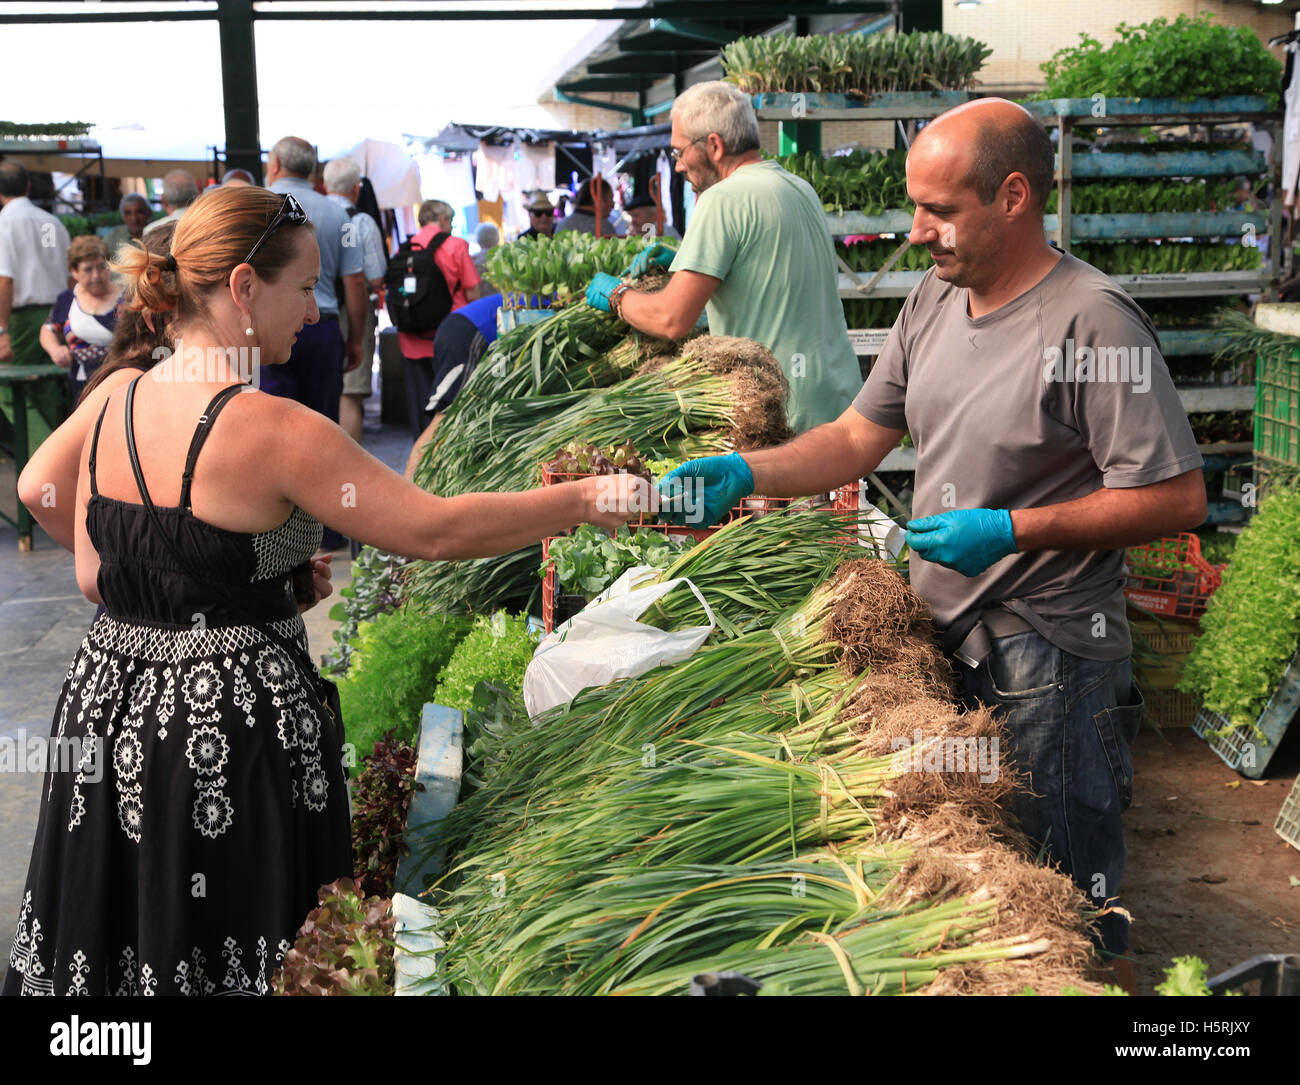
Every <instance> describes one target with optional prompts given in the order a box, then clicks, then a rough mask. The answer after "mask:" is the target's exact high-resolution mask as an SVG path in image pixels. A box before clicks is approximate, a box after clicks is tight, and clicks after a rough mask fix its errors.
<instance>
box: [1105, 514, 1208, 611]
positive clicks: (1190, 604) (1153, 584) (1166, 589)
mask: <svg viewBox="0 0 1300 1085" xmlns="http://www.w3.org/2000/svg"><path fill="white" fill-rule="evenodd" d="M1128 565H1129V569H1130V573H1129V578H1128V584H1127V586H1126V587H1125V588H1124V595H1125V597H1126V598H1127V599H1128V601H1129V602H1130V603H1133V604H1134V605H1136V606H1139V607H1142V609H1144V610H1148V611H1150V612H1151V613H1152V614H1160V615H1164V616H1167V617H1170V618H1186V619H1189V620H1199V619H1200V617H1201V615H1202V614H1204V613H1205V608H1206V606H1207V604H1208V603H1209V601H1210V596H1211V595H1213V594H1214V593H1215V591H1217V590H1218V587H1219V585H1220V584H1222V583H1223V577H1222V575H1221V570H1222V569H1223V566H1217V567H1216V566H1214V565H1211V564H1210V563H1209V562H1208V561H1206V560H1205V559H1204V558H1203V557H1201V541H1200V539H1198V538H1197V537H1196V536H1195V535H1193V534H1191V533H1190V532H1186V531H1184V532H1180V533H1179V534H1178V535H1173V536H1170V537H1168V538H1164V539H1156V540H1155V541H1154V542H1150V543H1146V544H1144V545H1143V546H1134V547H1130V548H1129V551H1128Z"/></svg>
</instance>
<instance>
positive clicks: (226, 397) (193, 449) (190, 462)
mask: <svg viewBox="0 0 1300 1085" xmlns="http://www.w3.org/2000/svg"><path fill="white" fill-rule="evenodd" d="M247 387H248V385H246V384H232V385H230V386H229V387H228V388H223V389H221V391H220V392H218V393H217V394H216V395H215V396H213V397H212V402H211V403H209V404H208V406H207V409H206V410H205V411H204V412H203V413H202V414H201V415H199V424H198V428H197V429H195V431H194V436H193V437H192V438H191V439H190V452H189V455H188V456H186V457H185V474H183V475H182V476H181V508H183V509H184V510H185V511H186V512H189V511H190V486H191V485H192V484H193V482H194V465H195V463H197V462H198V458H199V449H201V448H202V447H203V442H204V441H206V440H207V439H208V434H209V433H211V432H212V424H213V423H214V422H216V420H217V415H219V414H220V413H221V409H222V408H223V407H224V406H225V405H226V404H227V403H229V402H230V401H231V400H232V399H234V398H235V396H236V394H238V393H239V392H240V391H242V390H243V389H244V388H247Z"/></svg>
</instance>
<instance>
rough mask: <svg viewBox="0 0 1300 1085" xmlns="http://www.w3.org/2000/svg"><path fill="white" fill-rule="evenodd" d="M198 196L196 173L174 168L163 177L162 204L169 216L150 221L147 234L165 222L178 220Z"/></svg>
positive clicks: (146, 230) (146, 229) (146, 228)
mask: <svg viewBox="0 0 1300 1085" xmlns="http://www.w3.org/2000/svg"><path fill="white" fill-rule="evenodd" d="M198 198H199V183H198V182H197V181H196V180H194V175H193V174H192V173H190V172H189V171H188V170H172V171H171V172H170V173H169V174H167V175H166V176H165V177H164V178H163V190H162V205H163V210H164V211H166V212H167V217H166V218H163V219H158V220H157V221H156V222H151V223H149V225H148V226H146V227H145V228H144V232H145V233H146V234H147V233H148V232H149V231H150V230H153V229H156V228H157V227H158V226H161V225H162V224H163V223H164V222H175V221H177V220H178V219H179V218H180V217H181V216H182V215H183V214H185V212H186V211H188V210H189V208H190V204H192V203H193V202H194V201H195V200H197V199H198Z"/></svg>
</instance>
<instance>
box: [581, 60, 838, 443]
mask: <svg viewBox="0 0 1300 1085" xmlns="http://www.w3.org/2000/svg"><path fill="white" fill-rule="evenodd" d="M672 156H673V160H674V161H675V162H676V169H677V172H678V173H683V174H685V175H686V179H687V180H688V181H689V182H690V183H691V185H692V187H693V188H694V189H695V192H696V195H697V202H696V205H695V213H694V215H693V216H692V218H691V221H690V224H689V228H688V229H687V231H686V237H685V240H684V241H683V242H682V244H681V248H680V249H678V250H677V251H676V252H675V253H674V251H673V250H672V249H670V248H668V247H667V246H665V245H655V246H652V247H651V248H649V249H647V250H645V252H644V253H642V255H641V256H640V257H638V259H637V261H636V263H635V264H634V265H633V267H632V268H630V269H629V271H635V272H638V273H639V272H643V271H645V270H646V268H647V267H648V266H650V265H651V264H656V265H658V266H660V267H670V268H671V270H672V272H673V276H672V278H671V279H670V280H669V283H668V285H667V286H666V287H665V288H664V289H663V290H661V291H660V292H659V293H656V294H647V293H641V292H637V291H633V290H630V289H629V288H628V287H627V286H626V285H625V284H623V283H622V282H621V281H620V280H619V279H618V278H616V277H615V276H613V275H597V276H596V278H595V279H593V280H592V283H591V286H590V287H589V288H588V290H587V300H588V301H589V302H590V303H591V304H592V305H594V306H596V307H598V308H601V309H604V310H606V311H613V312H615V313H617V314H618V315H619V316H620V317H622V318H623V319H624V320H625V321H627V323H629V324H631V325H632V326H633V327H634V328H639V329H640V330H641V331H644V332H648V333H650V334H651V335H658V336H663V337H666V338H670V339H681V338H682V337H683V336H685V335H686V334H687V333H689V332H690V331H691V329H692V328H694V327H695V322H696V321H697V320H698V319H699V317H700V314H701V313H702V312H705V311H707V313H708V317H709V331H710V332H711V333H712V334H714V335H737V336H743V337H745V338H748V339H754V340H757V341H758V342H760V343H762V344H763V346H765V347H767V348H768V350H770V351H771V352H772V354H773V355H774V356H775V357H776V360H777V361H778V362H779V363H780V365H781V369H782V371H783V372H784V373H785V375H786V378H787V379H788V380H789V382H790V396H789V400H788V402H787V406H786V413H787V415H788V416H789V419H790V425H791V427H792V428H793V429H794V430H795V431H796V432H800V431H803V430H807V429H811V428H812V427H813V426H818V425H821V424H822V423H823V422H830V421H833V420H834V419H836V418H838V417H839V416H840V415H841V414H842V413H843V412H844V411H845V410H846V409H847V408H848V407H849V405H850V403H852V401H853V397H854V396H855V395H856V394H857V391H858V389H859V388H860V387H861V386H862V376H861V372H860V370H859V367H858V359H857V355H856V353H855V352H854V350H853V345H852V344H851V343H850V342H849V336H848V329H847V327H846V326H845V323H844V308H843V306H841V305H840V299H839V292H838V289H837V285H836V264H835V245H834V242H833V241H832V240H831V235H830V230H829V228H828V227H827V225H826V217H825V215H824V213H823V212H822V204H821V200H820V199H818V197H817V193H816V192H814V191H813V189H812V186H810V185H809V184H808V183H807V182H806V181H802V180H800V179H799V178H798V177H795V176H794V175H793V174H791V173H788V172H787V171H786V170H783V169H782V168H781V167H780V165H778V164H777V163H776V162H774V161H764V160H763V158H762V156H761V154H760V152H759V144H758V118H757V116H756V115H755V113H754V107H753V106H752V105H751V104H750V101H749V98H748V97H747V96H746V95H745V94H744V93H743V92H742V91H741V90H740V89H739V88H737V87H734V86H732V85H731V84H730V83H722V82H712V83H700V84H697V85H696V86H693V87H691V88H690V89H689V90H687V91H686V92H685V93H683V94H681V95H679V96H678V98H677V100H676V101H675V102H674V103H673V132H672Z"/></svg>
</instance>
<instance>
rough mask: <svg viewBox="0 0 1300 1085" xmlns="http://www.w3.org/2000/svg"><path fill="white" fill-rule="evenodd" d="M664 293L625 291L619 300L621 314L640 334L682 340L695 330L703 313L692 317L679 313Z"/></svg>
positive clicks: (619, 312)
mask: <svg viewBox="0 0 1300 1085" xmlns="http://www.w3.org/2000/svg"><path fill="white" fill-rule="evenodd" d="M664 293H665V292H664V291H662V290H661V291H659V292H658V293H656V294H645V293H642V292H641V291H640V290H628V291H625V292H624V293H623V295H622V297H620V298H619V308H618V314H619V316H620V317H622V319H623V320H624V321H626V322H627V323H628V324H631V325H632V327H634V328H636V329H637V330H638V331H643V332H646V333H647V334H649V335H657V336H658V337H659V338H660V339H681V338H682V337H684V336H685V335H686V334H687V332H689V331H690V330H691V329H692V328H693V327H695V322H696V321H697V320H699V318H700V314H699V313H696V314H695V315H694V316H689V314H686V313H682V312H679V311H678V309H677V308H676V307H674V306H673V305H672V304H671V303H670V302H668V301H667V299H665V298H664ZM688 318H689V319H688Z"/></svg>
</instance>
